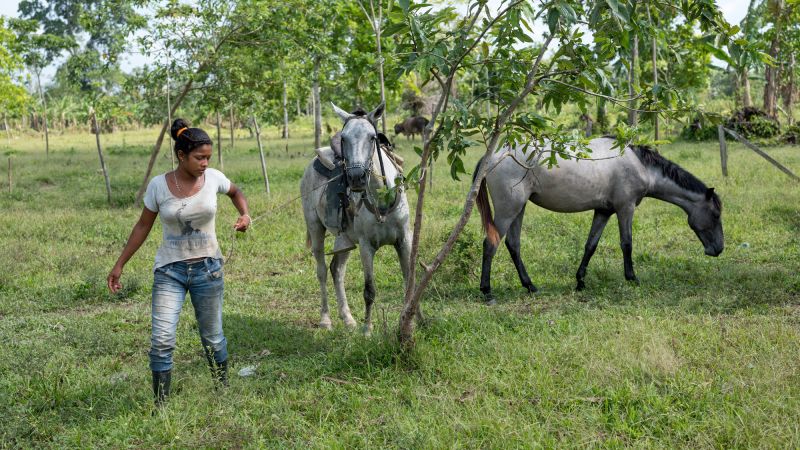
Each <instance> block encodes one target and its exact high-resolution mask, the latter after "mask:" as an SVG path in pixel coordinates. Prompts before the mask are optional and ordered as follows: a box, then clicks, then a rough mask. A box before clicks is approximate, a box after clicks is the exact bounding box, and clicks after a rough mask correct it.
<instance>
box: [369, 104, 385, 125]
mask: <svg viewBox="0 0 800 450" xmlns="http://www.w3.org/2000/svg"><path fill="white" fill-rule="evenodd" d="M384 107H386V103H385V102H381V104H380V105H378V107H377V108H375V109H373V110H372V112H370V113H369V114H368V115H367V118H369V120H370V122H372V123H375V122H376V121H377V120H378V118H380V117H381V116H382V115H383V109H384Z"/></svg>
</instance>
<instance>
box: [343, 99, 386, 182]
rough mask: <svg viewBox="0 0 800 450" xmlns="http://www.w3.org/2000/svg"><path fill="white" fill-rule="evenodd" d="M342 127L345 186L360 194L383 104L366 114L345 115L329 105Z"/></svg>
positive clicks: (370, 158) (344, 112) (375, 141)
mask: <svg viewBox="0 0 800 450" xmlns="http://www.w3.org/2000/svg"><path fill="white" fill-rule="evenodd" d="M331 105H332V106H333V110H334V111H335V112H336V115H338V116H339V117H340V118H341V119H342V122H344V126H343V127H342V157H343V158H344V170H345V175H346V176H347V184H348V185H349V186H350V189H351V190H353V191H356V192H358V191H363V190H364V189H366V187H367V183H368V181H369V173H370V170H371V168H372V167H371V166H372V155H373V153H374V152H375V149H376V148H377V139H378V132H377V128H376V126H375V125H376V122H377V120H378V118H380V117H381V115H382V114H383V109H384V103H381V104H380V105H378V107H377V108H375V109H374V110H372V111H370V112H369V113H366V112H364V111H356V112H354V113H352V114H351V113H348V112H346V111H344V110H343V109H341V108H339V107H338V106H336V105H334V104H333V103H331Z"/></svg>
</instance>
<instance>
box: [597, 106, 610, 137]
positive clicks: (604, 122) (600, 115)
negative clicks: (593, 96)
mask: <svg viewBox="0 0 800 450" xmlns="http://www.w3.org/2000/svg"><path fill="white" fill-rule="evenodd" d="M597 127H598V128H599V131H600V133H605V131H606V130H607V129H608V116H607V115H606V100H605V99H604V98H600V97H598V98H597Z"/></svg>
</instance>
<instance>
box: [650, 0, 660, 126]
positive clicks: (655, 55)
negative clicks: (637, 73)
mask: <svg viewBox="0 0 800 450" xmlns="http://www.w3.org/2000/svg"><path fill="white" fill-rule="evenodd" d="M647 14H648V15H650V7H649V5H648V8H647ZM651 46H652V53H653V86H655V85H657V84H658V66H657V63H658V47H657V46H656V37H655V36H653V39H652V43H651ZM653 136H654V137H655V140H658V138H659V137H658V113H655V114H654V115H653Z"/></svg>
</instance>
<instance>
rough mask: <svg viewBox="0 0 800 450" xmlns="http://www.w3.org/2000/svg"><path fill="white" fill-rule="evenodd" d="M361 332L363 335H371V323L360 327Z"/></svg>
mask: <svg viewBox="0 0 800 450" xmlns="http://www.w3.org/2000/svg"><path fill="white" fill-rule="evenodd" d="M361 333H363V334H364V336H366V337H369V336H371V335H372V325H364V328H362V329H361Z"/></svg>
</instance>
